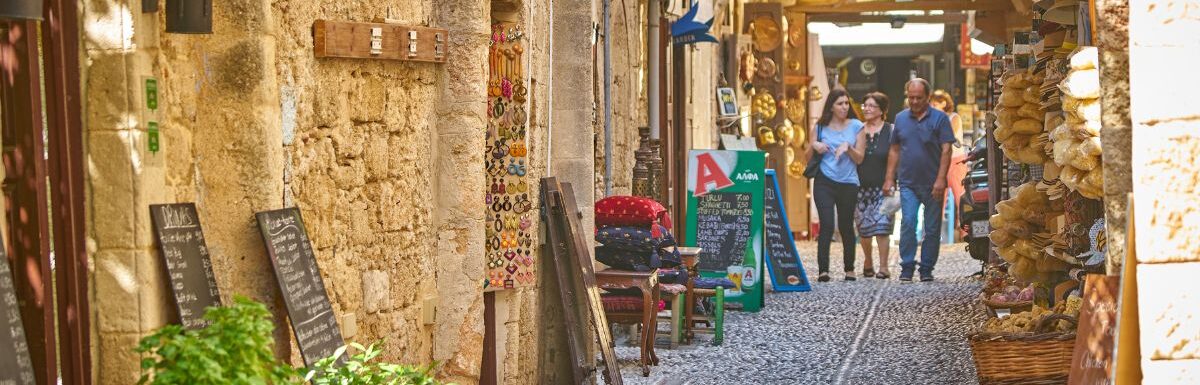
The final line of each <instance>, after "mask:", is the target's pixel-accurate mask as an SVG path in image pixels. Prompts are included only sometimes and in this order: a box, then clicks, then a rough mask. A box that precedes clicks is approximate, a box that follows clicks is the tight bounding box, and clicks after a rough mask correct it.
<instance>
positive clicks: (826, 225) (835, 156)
mask: <svg viewBox="0 0 1200 385" xmlns="http://www.w3.org/2000/svg"><path fill="white" fill-rule="evenodd" d="M852 114H853V113H852V112H851V109H850V96H849V95H848V94H847V93H846V90H843V89H835V90H833V91H832V92H830V93H829V96H828V97H826V98H825V108H824V110H823V111H822V113H821V119H820V120H818V121H817V127H816V130H815V131H816V132H817V135H813V136H812V138H813V141H812V143H811V145H812V149H813V151H816V153H817V154H820V156H821V167H820V168H821V172H819V173H817V176H816V178H814V179H815V180H814V183H813V201H814V203H815V204H816V206H817V218H818V219H819V220H820V223H821V232H820V233H819V234H818V235H817V267H818V271H819V272H820V275H819V276H818V277H817V281H818V282H828V281H829V279H830V278H829V247H830V243H832V242H833V227H834V223H835V221H836V223H837V227H838V231H839V232H840V233H841V235H842V271H843V272H845V274H846V280H847V281H853V280H855V277H854V259H855V252H856V247H855V241H854V240H855V236H854V207H855V206H856V205H857V203H858V185H859V181H858V164H859V163H862V160H863V152H864V150H866V139H865V138H864V133H863V123H862V122H861V121H859V120H858V119H856V118H855V117H854V116H852Z"/></svg>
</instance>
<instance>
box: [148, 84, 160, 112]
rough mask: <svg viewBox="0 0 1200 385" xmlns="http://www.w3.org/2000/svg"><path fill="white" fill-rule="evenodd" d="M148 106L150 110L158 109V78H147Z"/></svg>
mask: <svg viewBox="0 0 1200 385" xmlns="http://www.w3.org/2000/svg"><path fill="white" fill-rule="evenodd" d="M146 108H147V109H149V110H150V111H154V110H157V109H158V79H155V78H146Z"/></svg>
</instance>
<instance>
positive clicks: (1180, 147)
mask: <svg viewBox="0 0 1200 385" xmlns="http://www.w3.org/2000/svg"><path fill="white" fill-rule="evenodd" d="M1129 7H1130V8H1129V39H1130V47H1129V81H1130V82H1129V83H1130V84H1129V97H1130V109H1129V112H1130V117H1131V119H1132V122H1133V126H1132V127H1133V135H1132V141H1133V143H1135V144H1136V145H1135V146H1133V147H1132V150H1133V151H1132V157H1131V161H1132V162H1131V165H1132V170H1133V174H1132V180H1133V193H1134V206H1135V207H1134V215H1135V218H1134V225H1135V233H1136V237H1137V239H1136V250H1133V252H1135V253H1136V257H1137V263H1138V266H1137V269H1136V274H1137V284H1138V288H1137V290H1138V291H1137V293H1138V314H1139V318H1140V320H1139V322H1140V326H1141V333H1140V334H1141V357H1142V373H1143V375H1144V378H1143V383H1145V384H1195V383H1200V343H1198V342H1197V341H1200V318H1198V317H1196V316H1195V314H1194V313H1195V311H1196V309H1200V296H1197V295H1195V294H1194V293H1193V291H1194V290H1191V288H1193V287H1195V284H1194V282H1195V280H1196V277H1197V276H1200V242H1197V241H1196V240H1197V239H1200V194H1198V193H1200V163H1198V162H1196V160H1195V159H1196V157H1197V155H1200V131H1198V130H1197V129H1196V127H1197V125H1200V113H1198V112H1197V102H1196V100H1195V98H1194V97H1192V95H1191V93H1193V92H1194V90H1197V89H1200V73H1198V72H1197V71H1196V68H1195V58H1196V52H1197V51H1198V50H1200V33H1197V32H1198V31H1200V18H1197V17H1196V15H1195V13H1196V9H1198V8H1200V1H1197V0H1188V1H1169V0H1147V1H1135V2H1130V5H1129ZM1105 86H1106V87H1108V84H1107V83H1106V84H1105ZM1106 113H1108V112H1107V111H1106ZM1106 123H1107V122H1106ZM1105 129H1106V130H1107V129H1108V127H1107V126H1106V127H1105ZM1106 139H1107V138H1106ZM1107 145H1108V143H1107V142H1106V143H1105V146H1107ZM1105 161H1106V162H1107V161H1108V159H1107V158H1106V159H1105ZM1106 177H1107V175H1106ZM1106 184H1107V183H1106Z"/></svg>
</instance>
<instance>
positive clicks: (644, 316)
mask: <svg viewBox="0 0 1200 385" xmlns="http://www.w3.org/2000/svg"><path fill="white" fill-rule="evenodd" d="M596 286H597V287H599V288H601V289H633V288H636V289H639V290H641V291H642V312H641V314H635V313H621V312H606V314H607V315H608V322H609V323H614V322H616V323H641V324H642V333H641V334H642V335H641V338H640V339H639V341H638V342H639V344H640V345H641V365H642V376H649V375H650V366H652V365H658V356H657V355H655V354H654V338H655V334H657V331H658V324H657V322H658V297H659V295H658V270H657V269H655V270H653V271H647V272H640V271H629V270H617V269H607V270H600V271H597V272H596Z"/></svg>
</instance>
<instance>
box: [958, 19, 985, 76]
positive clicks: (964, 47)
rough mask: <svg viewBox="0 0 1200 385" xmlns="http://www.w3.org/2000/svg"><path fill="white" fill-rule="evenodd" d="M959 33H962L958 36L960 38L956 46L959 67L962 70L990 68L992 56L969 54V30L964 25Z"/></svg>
mask: <svg viewBox="0 0 1200 385" xmlns="http://www.w3.org/2000/svg"><path fill="white" fill-rule="evenodd" d="M961 31H962V33H960V34H958V36H960V38H959V44H958V58H959V60H958V62H959V65H960V66H961V67H962V68H963V69H968V68H976V69H988V66H990V65H991V63H992V55H991V54H984V55H976V54H975V53H973V52H971V34H970V33H969V32H970V30H968V29H967V25H966V24H963V25H962V27H961Z"/></svg>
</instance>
